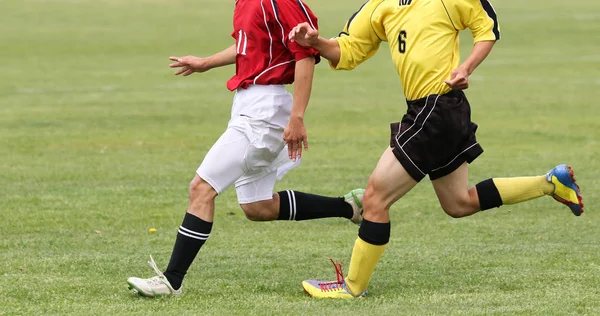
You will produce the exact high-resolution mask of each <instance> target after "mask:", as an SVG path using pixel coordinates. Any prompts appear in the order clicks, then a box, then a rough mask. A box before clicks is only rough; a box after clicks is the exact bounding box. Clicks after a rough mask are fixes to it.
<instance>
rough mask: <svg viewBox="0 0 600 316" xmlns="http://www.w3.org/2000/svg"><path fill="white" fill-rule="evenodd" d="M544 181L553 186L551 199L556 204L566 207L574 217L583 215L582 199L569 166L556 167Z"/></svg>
mask: <svg viewBox="0 0 600 316" xmlns="http://www.w3.org/2000/svg"><path fill="white" fill-rule="evenodd" d="M546 181H548V182H550V183H552V184H554V192H553V193H552V197H553V198H554V199H555V200H557V201H558V202H560V203H562V204H564V205H566V206H568V207H569V208H570V209H571V212H573V214H575V216H579V215H581V213H583V203H582V202H581V201H582V199H583V197H582V196H581V190H580V189H579V185H577V182H575V175H574V174H573V169H571V166H567V165H564V164H563V165H558V166H556V167H554V169H552V170H550V171H548V173H547V174H546Z"/></svg>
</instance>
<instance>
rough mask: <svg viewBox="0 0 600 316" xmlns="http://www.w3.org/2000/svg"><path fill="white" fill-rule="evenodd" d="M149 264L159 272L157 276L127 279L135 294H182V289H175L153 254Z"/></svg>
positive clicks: (147, 295)
mask: <svg viewBox="0 0 600 316" xmlns="http://www.w3.org/2000/svg"><path fill="white" fill-rule="evenodd" d="M148 265H150V267H152V269H154V271H155V272H156V274H157V275H156V276H154V277H151V278H149V279H140V278H135V277H132V278H129V279H127V283H128V284H129V289H130V290H132V291H133V293H134V294H139V295H141V296H145V297H158V296H172V295H180V294H181V289H178V290H175V289H174V288H173V287H172V286H171V283H169V280H167V278H166V277H165V275H164V274H163V273H162V272H161V271H160V270H159V269H158V267H157V266H156V263H155V262H154V259H153V258H152V256H150V261H148Z"/></svg>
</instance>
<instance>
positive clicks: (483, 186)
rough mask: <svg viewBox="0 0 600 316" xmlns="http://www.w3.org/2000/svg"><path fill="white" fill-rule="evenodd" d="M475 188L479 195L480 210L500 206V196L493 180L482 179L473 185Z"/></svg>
mask: <svg viewBox="0 0 600 316" xmlns="http://www.w3.org/2000/svg"><path fill="white" fill-rule="evenodd" d="M475 189H476V190H477V195H478V196H479V208H480V209H481V210H482V211H485V210H489V209H491V208H494V207H499V206H502V198H501V197H500V192H498V188H496V185H495V184H494V180H492V179H487V180H483V181H481V182H479V183H477V185H475Z"/></svg>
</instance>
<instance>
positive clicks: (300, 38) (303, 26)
mask: <svg viewBox="0 0 600 316" xmlns="http://www.w3.org/2000/svg"><path fill="white" fill-rule="evenodd" d="M288 38H289V40H290V41H291V42H296V43H298V45H300V46H314V45H315V44H317V40H318V39H319V30H315V29H314V28H312V26H310V24H308V23H307V22H303V23H300V24H298V25H296V26H294V28H293V29H292V30H291V31H290V34H289V35H288Z"/></svg>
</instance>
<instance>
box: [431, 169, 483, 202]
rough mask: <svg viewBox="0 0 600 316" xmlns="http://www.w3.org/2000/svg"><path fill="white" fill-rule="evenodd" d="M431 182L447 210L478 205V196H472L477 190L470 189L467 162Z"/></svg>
mask: <svg viewBox="0 0 600 316" xmlns="http://www.w3.org/2000/svg"><path fill="white" fill-rule="evenodd" d="M431 184H432V185H433V188H434V190H435V193H436V195H437V197H438V199H439V200H440V205H441V206H442V209H444V211H446V212H448V211H451V210H457V209H463V208H464V207H465V206H473V207H475V208H477V207H478V205H477V201H478V200H477V197H476V196H471V195H472V194H475V195H476V194H477V191H476V190H471V191H470V190H469V167H468V165H467V163H466V162H463V164H462V165H460V167H458V168H457V169H456V170H454V171H453V172H451V173H450V174H448V175H446V176H443V177H441V178H438V179H436V180H432V181H431Z"/></svg>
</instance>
